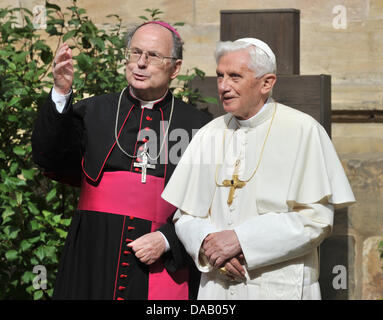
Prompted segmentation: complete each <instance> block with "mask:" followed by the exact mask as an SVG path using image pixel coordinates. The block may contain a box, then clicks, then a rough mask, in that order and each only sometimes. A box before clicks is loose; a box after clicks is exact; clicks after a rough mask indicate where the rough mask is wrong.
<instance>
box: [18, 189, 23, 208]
mask: <svg viewBox="0 0 383 320" xmlns="http://www.w3.org/2000/svg"><path fill="white" fill-rule="evenodd" d="M16 202H17V204H18V205H19V206H20V205H21V203H22V202H23V194H22V193H21V192H18V191H16Z"/></svg>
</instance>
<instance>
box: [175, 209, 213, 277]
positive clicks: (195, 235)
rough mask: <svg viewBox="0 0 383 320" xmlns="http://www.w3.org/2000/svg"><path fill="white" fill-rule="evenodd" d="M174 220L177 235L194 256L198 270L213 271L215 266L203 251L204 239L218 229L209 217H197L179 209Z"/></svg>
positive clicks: (188, 251)
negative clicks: (208, 260)
mask: <svg viewBox="0 0 383 320" xmlns="http://www.w3.org/2000/svg"><path fill="white" fill-rule="evenodd" d="M173 222H175V229H176V234H177V237H178V238H179V239H180V240H181V242H182V243H183V245H184V247H185V249H186V251H187V253H188V254H189V255H190V256H191V257H192V259H193V261H194V263H195V265H196V266H197V268H198V270H199V271H201V272H209V271H211V270H212V269H213V267H212V266H211V265H209V263H208V262H207V260H205V259H206V258H205V256H204V254H203V253H202V252H201V246H202V243H203V240H204V239H205V238H206V237H207V236H208V235H209V234H210V233H213V232H217V231H218V230H217V228H216V227H215V226H214V225H213V224H212V223H211V222H210V219H209V217H206V218H200V217H195V216H192V215H189V214H187V213H185V212H183V211H180V210H177V212H176V214H175V215H174V219H173Z"/></svg>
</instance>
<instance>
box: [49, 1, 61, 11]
mask: <svg viewBox="0 0 383 320" xmlns="http://www.w3.org/2000/svg"><path fill="white" fill-rule="evenodd" d="M45 6H46V8H47V9H48V8H49V9H55V10H58V11H61V8H60V7H59V6H58V5H56V4H53V3H49V2H48V1H45Z"/></svg>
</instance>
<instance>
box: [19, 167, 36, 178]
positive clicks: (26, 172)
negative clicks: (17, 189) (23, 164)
mask: <svg viewBox="0 0 383 320" xmlns="http://www.w3.org/2000/svg"><path fill="white" fill-rule="evenodd" d="M35 172H36V171H35V169H29V170H26V169H21V173H22V174H23V176H24V178H25V179H27V180H33V179H34V177H35Z"/></svg>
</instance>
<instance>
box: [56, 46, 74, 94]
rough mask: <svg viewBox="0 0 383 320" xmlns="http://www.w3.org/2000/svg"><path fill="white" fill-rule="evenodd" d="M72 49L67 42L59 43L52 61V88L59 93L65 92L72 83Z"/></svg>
mask: <svg viewBox="0 0 383 320" xmlns="http://www.w3.org/2000/svg"><path fill="white" fill-rule="evenodd" d="M73 75H74V69H73V60H72V50H71V49H70V48H69V46H68V44H66V43H63V44H62V45H60V47H59V49H58V51H57V55H56V57H55V59H54V62H53V79H54V88H55V90H56V91H57V93H59V94H67V93H68V92H69V91H70V89H71V87H72V83H73Z"/></svg>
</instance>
